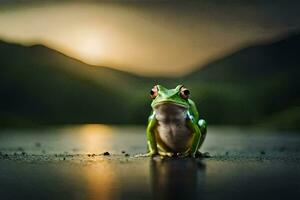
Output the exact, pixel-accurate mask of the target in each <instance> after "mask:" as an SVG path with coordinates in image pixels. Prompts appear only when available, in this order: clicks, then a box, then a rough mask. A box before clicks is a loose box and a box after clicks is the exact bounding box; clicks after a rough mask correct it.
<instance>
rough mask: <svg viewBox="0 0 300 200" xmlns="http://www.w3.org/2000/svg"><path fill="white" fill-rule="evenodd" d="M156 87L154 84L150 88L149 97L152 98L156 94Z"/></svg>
mask: <svg viewBox="0 0 300 200" xmlns="http://www.w3.org/2000/svg"><path fill="white" fill-rule="evenodd" d="M157 91H158V90H157V87H156V86H154V87H153V88H152V89H151V90H150V97H151V98H152V99H155V97H156V96H157Z"/></svg>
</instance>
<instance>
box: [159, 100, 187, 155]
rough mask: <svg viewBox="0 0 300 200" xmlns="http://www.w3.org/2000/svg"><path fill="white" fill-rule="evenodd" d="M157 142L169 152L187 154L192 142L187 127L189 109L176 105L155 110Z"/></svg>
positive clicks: (161, 106)
mask: <svg viewBox="0 0 300 200" xmlns="http://www.w3.org/2000/svg"><path fill="white" fill-rule="evenodd" d="M155 116H156V119H157V121H158V125H157V130H156V132H157V142H158V144H159V145H161V146H163V147H166V149H168V151H172V152H185V151H187V150H188V149H189V147H190V146H191V142H192V137H193V135H192V133H191V131H190V130H189V129H188V127H187V125H186V116H187V109H186V108H184V107H180V106H177V105H174V104H161V105H159V106H157V107H156V108H155Z"/></svg>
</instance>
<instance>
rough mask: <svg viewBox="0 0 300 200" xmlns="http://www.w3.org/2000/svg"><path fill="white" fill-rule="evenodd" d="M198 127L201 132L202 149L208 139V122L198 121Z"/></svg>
mask: <svg viewBox="0 0 300 200" xmlns="http://www.w3.org/2000/svg"><path fill="white" fill-rule="evenodd" d="M198 126H199V129H200V132H201V138H200V143H199V148H200V147H201V145H202V143H203V142H204V140H205V137H206V133H207V124H206V121H205V120H204V119H200V120H199V121H198Z"/></svg>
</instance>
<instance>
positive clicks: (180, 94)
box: [150, 85, 190, 108]
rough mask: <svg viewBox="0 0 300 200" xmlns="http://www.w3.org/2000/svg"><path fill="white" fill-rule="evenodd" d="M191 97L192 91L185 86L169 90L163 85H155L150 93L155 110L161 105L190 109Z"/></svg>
mask: <svg viewBox="0 0 300 200" xmlns="http://www.w3.org/2000/svg"><path fill="white" fill-rule="evenodd" d="M189 95H190V91H189V90H188V89H187V88H185V87H184V86H183V85H178V86H177V87H176V88H174V89H167V88H165V87H163V86H161V85H155V86H154V87H153V88H152V89H151V91H150V97H151V98H152V99H153V101H152V103H151V106H152V108H155V107H156V106H158V105H161V104H175V105H177V106H181V107H184V108H188V107H189V103H188V98H189Z"/></svg>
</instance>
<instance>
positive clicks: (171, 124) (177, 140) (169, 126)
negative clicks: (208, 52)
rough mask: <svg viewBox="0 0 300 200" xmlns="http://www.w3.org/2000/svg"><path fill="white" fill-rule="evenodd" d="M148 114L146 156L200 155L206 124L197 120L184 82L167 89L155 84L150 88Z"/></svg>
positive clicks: (202, 120) (197, 115) (196, 111)
mask: <svg viewBox="0 0 300 200" xmlns="http://www.w3.org/2000/svg"><path fill="white" fill-rule="evenodd" d="M150 97H151V99H152V102H151V108H152V111H151V114H150V116H149V118H148V125H147V128H146V138H147V149H148V153H147V155H149V156H152V157H154V156H163V157H193V158H195V157H196V156H197V155H199V154H200V155H201V153H200V151H199V149H200V147H201V146H202V144H203V142H204V140H205V138H206V133H207V124H206V121H205V120H204V119H199V114H198V110H197V107H196V104H195V103H194V101H193V100H191V99H190V90H189V89H187V88H186V87H185V86H184V85H178V86H176V87H175V88H173V89H167V88H165V87H164V86H162V85H155V86H154V87H153V88H152V89H151V90H150Z"/></svg>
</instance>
